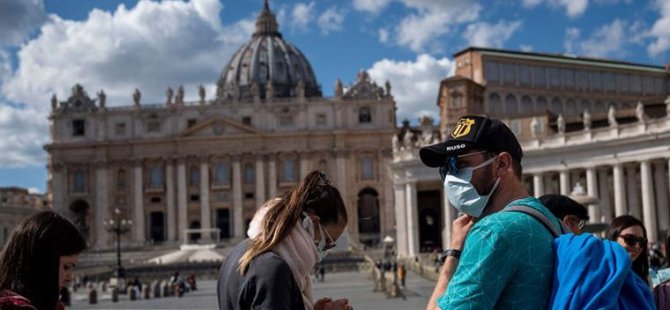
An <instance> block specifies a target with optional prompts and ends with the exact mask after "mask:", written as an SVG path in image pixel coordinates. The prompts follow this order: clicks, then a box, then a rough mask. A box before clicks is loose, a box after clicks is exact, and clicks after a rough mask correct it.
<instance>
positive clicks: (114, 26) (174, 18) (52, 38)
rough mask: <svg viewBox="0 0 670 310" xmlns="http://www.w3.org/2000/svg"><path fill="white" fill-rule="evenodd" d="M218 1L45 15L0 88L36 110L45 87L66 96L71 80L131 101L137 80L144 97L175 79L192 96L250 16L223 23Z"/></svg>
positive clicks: (211, 76)
mask: <svg viewBox="0 0 670 310" xmlns="http://www.w3.org/2000/svg"><path fill="white" fill-rule="evenodd" d="M222 9H223V7H222V5H221V3H220V2H219V1H218V0H193V1H190V2H181V1H164V2H160V3H158V2H151V1H140V2H139V3H138V4H137V5H136V6H135V7H133V8H130V9H127V8H126V7H125V6H124V5H119V6H118V8H117V9H116V11H114V12H104V11H101V10H98V9H94V10H93V11H91V12H90V13H89V15H88V18H87V19H86V20H83V21H71V20H64V19H61V18H59V17H57V16H50V20H49V21H48V22H47V23H45V24H44V25H43V26H42V28H41V34H40V35H39V36H38V37H37V38H35V39H33V40H31V41H30V42H28V43H27V44H26V45H24V46H22V48H21V49H20V51H19V52H18V54H17V55H18V68H17V70H16V71H15V72H14V73H13V75H12V77H10V78H9V79H8V80H7V81H6V82H5V83H4V85H2V91H3V93H4V94H5V96H6V97H7V98H8V99H9V100H12V101H14V102H19V103H25V104H27V105H29V106H31V107H36V108H38V109H40V110H47V109H49V103H48V102H49V98H50V97H51V94H52V93H57V94H58V97H59V98H65V97H66V96H67V95H68V94H69V89H70V88H71V87H72V85H74V84H75V83H81V84H82V85H84V87H85V88H86V89H87V90H88V91H89V93H95V92H97V91H98V90H99V89H104V90H105V92H106V93H107V95H108V100H107V101H108V104H109V105H110V106H114V105H129V104H131V103H132V101H131V94H132V92H133V89H135V88H136V87H137V88H140V90H141V91H142V95H143V96H142V102H144V103H151V102H160V101H163V94H164V92H165V89H166V88H167V87H168V86H172V87H177V86H178V85H180V84H184V87H185V89H186V98H187V99H189V98H196V97H197V92H196V90H195V89H196V85H199V84H200V83H203V84H206V85H207V86H208V87H209V88H210V89H211V87H212V85H213V84H214V83H215V81H216V80H217V79H218V76H219V74H220V71H221V70H222V69H223V67H224V66H225V64H226V61H227V60H228V59H229V58H230V56H231V55H232V53H233V52H234V51H235V50H236V49H237V48H239V46H240V45H241V44H242V43H244V42H246V41H247V40H249V39H250V37H251V33H252V32H253V27H254V18H255V17H250V18H249V19H244V20H241V21H239V22H236V23H234V24H232V25H226V26H224V25H222V23H221V21H220V19H219V13H220V12H221V10H222ZM208 96H211V92H209V95H208Z"/></svg>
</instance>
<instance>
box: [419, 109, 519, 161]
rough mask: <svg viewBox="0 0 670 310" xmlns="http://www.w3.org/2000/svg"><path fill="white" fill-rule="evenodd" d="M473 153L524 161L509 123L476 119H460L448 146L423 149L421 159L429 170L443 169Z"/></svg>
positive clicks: (482, 118) (450, 133) (420, 154)
mask: <svg viewBox="0 0 670 310" xmlns="http://www.w3.org/2000/svg"><path fill="white" fill-rule="evenodd" d="M472 149H481V150H487V151H490V152H493V153H500V152H507V153H509V154H510V155H512V158H514V159H515V160H517V161H518V162H521V158H522V157H523V151H522V150H521V146H520V145H519V141H517V139H516V137H515V136H514V134H513V133H512V131H511V130H510V129H509V127H507V125H505V123H503V122H501V121H500V120H497V119H490V118H486V117H482V116H472V115H468V116H463V117H461V118H460V119H458V121H457V122H456V125H455V126H454V128H452V129H451V131H450V132H449V135H448V136H447V140H446V141H445V142H443V143H438V144H433V145H429V146H426V147H422V148H421V150H419V156H420V157H421V161H422V162H423V163H424V164H425V165H426V166H428V167H440V166H444V165H445V163H446V162H447V158H449V157H452V156H456V155H460V154H463V153H465V152H467V151H469V150H472Z"/></svg>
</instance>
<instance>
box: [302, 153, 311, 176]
mask: <svg viewBox="0 0 670 310" xmlns="http://www.w3.org/2000/svg"><path fill="white" fill-rule="evenodd" d="M309 173H310V170H309V158H308V157H307V154H300V180H302V179H304V178H305V177H306V176H307V174H309Z"/></svg>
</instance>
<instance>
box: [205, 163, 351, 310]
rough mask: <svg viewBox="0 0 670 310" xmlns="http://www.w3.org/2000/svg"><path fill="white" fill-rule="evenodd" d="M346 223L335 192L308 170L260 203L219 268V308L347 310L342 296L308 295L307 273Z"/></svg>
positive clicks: (333, 244) (310, 289)
mask: <svg viewBox="0 0 670 310" xmlns="http://www.w3.org/2000/svg"><path fill="white" fill-rule="evenodd" d="M346 224H347V211H346V208H345V206H344V201H343V200H342V196H340V193H339V191H338V190H337V189H336V188H335V187H333V186H332V185H330V181H328V180H327V179H326V177H325V175H324V174H323V173H321V172H318V171H314V172H311V173H309V174H308V175H307V176H306V177H305V178H304V179H303V180H302V181H301V182H300V183H299V184H298V185H296V186H295V187H294V188H293V189H292V190H291V191H290V192H289V193H287V194H286V195H285V196H284V197H282V198H275V199H271V200H270V201H268V202H266V203H265V204H264V205H263V206H262V207H261V208H260V209H259V210H258V212H257V213H256V215H255V216H254V218H253V219H252V221H251V223H250V225H249V230H248V231H247V235H248V236H249V239H246V240H244V241H243V242H241V243H240V244H238V245H237V246H235V248H234V249H233V251H232V252H231V254H230V255H229V256H228V257H227V258H226V260H225V261H224V262H223V265H222V266H221V269H220V271H219V279H218V283H217V293H218V300H219V309H221V310H223V309H227V310H237V309H287V310H288V309H290V310H296V309H314V310H325V309H333V310H339V309H353V308H352V307H351V306H350V305H349V304H348V303H349V301H348V300H346V299H338V300H332V299H330V298H323V299H321V300H319V301H317V302H314V301H313V299H312V284H311V277H310V272H312V271H313V270H314V268H315V266H316V264H317V263H318V262H320V261H321V260H322V259H323V257H324V256H325V255H326V253H327V252H326V251H327V250H328V249H330V248H333V247H334V246H335V245H336V244H335V241H336V240H337V238H338V237H339V236H340V235H341V234H342V233H343V232H344V229H345V226H346Z"/></svg>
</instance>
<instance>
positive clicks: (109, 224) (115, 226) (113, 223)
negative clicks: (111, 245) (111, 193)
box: [104, 208, 133, 280]
mask: <svg viewBox="0 0 670 310" xmlns="http://www.w3.org/2000/svg"><path fill="white" fill-rule="evenodd" d="M104 225H105V229H107V231H108V232H113V233H115V234H116V272H115V276H116V278H117V280H118V279H122V278H124V277H125V272H124V270H123V267H122V266H121V235H122V234H125V233H126V232H128V231H129V230H130V227H131V226H132V225H133V221H132V220H126V219H125V218H123V217H122V215H121V210H119V208H115V209H114V213H113V214H112V218H111V219H109V220H106V221H104Z"/></svg>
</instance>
